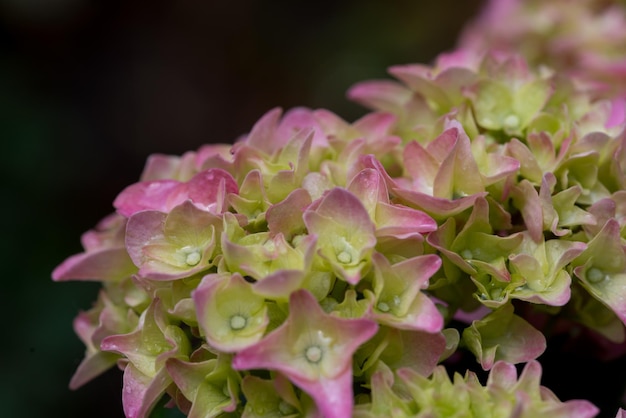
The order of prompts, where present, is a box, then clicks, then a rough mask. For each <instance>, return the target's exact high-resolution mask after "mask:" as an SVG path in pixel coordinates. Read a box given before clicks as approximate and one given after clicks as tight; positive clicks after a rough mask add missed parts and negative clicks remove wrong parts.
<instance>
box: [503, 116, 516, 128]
mask: <svg viewBox="0 0 626 418" xmlns="http://www.w3.org/2000/svg"><path fill="white" fill-rule="evenodd" d="M518 126H519V118H518V117H517V116H516V115H509V116H507V117H506V118H504V127H505V128H507V129H515V128H517V127H518Z"/></svg>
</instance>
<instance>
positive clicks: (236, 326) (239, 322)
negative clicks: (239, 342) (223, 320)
mask: <svg viewBox="0 0 626 418" xmlns="http://www.w3.org/2000/svg"><path fill="white" fill-rule="evenodd" d="M247 323H248V320H247V319H246V318H245V317H243V316H241V315H233V316H231V317H230V328H231V329H233V330H234V331H238V330H240V329H242V328H245V326H246V324H247Z"/></svg>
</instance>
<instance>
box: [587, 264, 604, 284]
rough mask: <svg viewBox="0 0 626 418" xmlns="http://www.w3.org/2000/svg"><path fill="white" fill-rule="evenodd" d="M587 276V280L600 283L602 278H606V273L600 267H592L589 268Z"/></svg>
mask: <svg viewBox="0 0 626 418" xmlns="http://www.w3.org/2000/svg"><path fill="white" fill-rule="evenodd" d="M586 277H587V280H589V281H590V282H591V283H600V282H601V281H602V280H604V279H605V278H606V275H605V274H604V272H603V271H602V270H600V269H599V268H596V267H592V268H590V269H589V270H587V274H586Z"/></svg>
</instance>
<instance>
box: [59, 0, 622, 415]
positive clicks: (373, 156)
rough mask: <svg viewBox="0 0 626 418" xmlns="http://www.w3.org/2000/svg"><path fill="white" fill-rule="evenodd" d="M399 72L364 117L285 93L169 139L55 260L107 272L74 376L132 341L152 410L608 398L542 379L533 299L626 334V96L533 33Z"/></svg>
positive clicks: (112, 358)
mask: <svg viewBox="0 0 626 418" xmlns="http://www.w3.org/2000/svg"><path fill="white" fill-rule="evenodd" d="M493 3H494V5H495V4H496V3H498V4H500V3H507V4H509V3H510V4H513V3H515V4H517V2H493ZM535 3H536V2H532V1H530V2H528V7H531V6H530V5H531V4H535ZM553 3H560V2H559V1H557V2H553ZM550 4H552V3H550ZM494 5H492V9H494V8H495V6H494ZM585 6H586V4H585ZM507 7H508V6H507ZM520 7H521V6H520ZM525 7H526V4H525ZM550 7H551V6H550ZM548 8H549V7H548ZM581 8H582V9H584V6H582V7H581ZM573 9H577V8H575V7H570V8H569V9H568V10H567V12H568V13H572V14H575V13H583V11H582V10H577V11H575V10H573ZM507 10H508V9H507ZM561 11H562V9H561ZM492 12H493V13H495V11H493V10H492ZM498 13H504V12H503V11H502V10H500V9H498ZM620 16H621V18H623V16H624V15H620ZM564 19H565V18H564ZM530 21H531V20H530V19H529V22H530ZM528 24H530V23H528ZM521 31H522V32H523V31H526V32H528V30H527V29H525V28H524V29H523V30H521ZM526 32H524V33H526ZM485 34H488V32H487V31H485ZM485 36H487V35H485ZM520 36H521V35H520ZM543 36H544V37H545V35H543ZM551 40H553V39H551ZM555 42H556V41H555ZM547 45H550V44H549V43H548V44H547ZM557 52H558V51H557ZM531 58H532V59H533V60H534V59H535V58H536V57H531ZM621 58H623V59H626V54H622V55H621ZM537 59H538V58H537ZM581 69H584V67H581ZM390 73H391V74H392V75H393V76H394V77H395V78H396V79H397V80H398V81H390V80H380V81H366V82H362V83H359V84H357V85H355V86H354V87H353V88H352V89H351V90H350V91H349V93H348V94H349V97H350V98H352V99H353V100H355V101H357V102H359V103H361V104H363V105H365V106H366V107H368V108H370V109H371V110H372V111H371V113H368V114H367V115H365V116H364V117H362V118H361V119H359V120H357V121H356V122H354V123H349V122H347V121H345V120H343V119H341V118H340V117H339V116H337V115H335V114H333V113H332V112H330V111H328V110H323V109H320V110H310V109H306V108H296V109H292V110H290V111H288V112H286V113H285V114H283V113H282V111H281V110H280V109H274V110H271V111H270V112H268V113H267V114H266V115H264V116H263V117H262V118H261V119H260V120H259V121H258V122H257V123H256V124H255V125H254V127H253V128H252V130H251V131H250V132H249V134H247V135H246V136H245V137H243V138H241V139H239V140H238V141H237V142H236V143H235V144H234V145H226V144H224V145H221V144H217V145H215V144H214V145H205V146H203V147H201V148H200V149H198V150H197V151H190V152H188V153H186V154H184V155H182V156H180V157H178V156H165V155H153V156H151V157H150V158H149V159H148V162H147V164H146V166H145V168H144V171H143V173H142V176H141V179H140V181H139V182H138V183H135V184H133V185H131V186H129V187H127V188H126V189H125V190H123V191H122V192H121V193H120V194H119V195H118V196H117V198H116V199H115V201H114V207H115V209H116V211H115V213H114V214H112V215H110V216H108V217H106V218H105V219H104V220H103V221H101V222H100V223H99V224H98V225H97V226H96V228H95V229H94V230H92V231H89V232H87V233H85V234H84V235H83V237H82V243H83V246H84V252H82V253H80V254H77V255H74V256H72V257H70V258H68V259H67V260H66V261H65V262H63V263H62V264H61V265H60V266H58V267H57V269H56V270H55V271H54V272H53V278H54V280H57V281H65V280H93V281H99V282H102V290H101V291H100V294H99V297H98V300H97V302H96V304H95V305H94V307H93V308H92V309H91V310H89V311H87V312H81V313H80V314H79V315H78V317H77V318H76V320H75V321H74V328H75V330H76V333H77V334H78V336H79V337H80V338H81V340H82V341H83V342H84V343H85V345H86V347H87V349H86V356H85V359H84V360H83V362H82V363H81V364H80V366H79V368H78V370H77V371H76V373H75V375H74V376H73V378H72V380H71V383H70V386H71V387H72V388H78V387H80V386H81V385H83V384H85V383H86V382H88V381H89V380H91V379H93V378H95V377H96V376H97V375H99V374H100V373H102V372H103V371H105V370H107V369H109V368H110V367H113V366H114V365H116V364H117V365H118V367H120V368H121V369H122V370H123V385H124V387H123V391H122V394H123V407H124V412H125V414H126V416H127V417H129V418H142V417H148V416H149V415H150V412H151V410H152V409H153V408H154V406H155V404H156V403H157V402H158V401H159V400H160V399H162V398H163V397H164V396H166V397H167V398H168V399H170V401H169V405H170V406H174V405H175V406H177V407H178V408H179V409H180V410H181V411H183V412H184V413H185V414H187V415H188V416H190V417H214V416H244V417H279V416H293V417H296V416H306V417H316V416H323V417H327V418H334V417H337V418H343V417H349V416H357V417H378V416H393V417H405V416H406V417H431V416H437V417H446V416H450V417H452V416H468V417H470V416H475V417H509V416H520V417H522V416H527V417H531V416H532V417H535V416H550V417H559V416H561V417H580V418H584V417H592V416H595V415H596V414H597V413H598V409H597V407H595V406H594V405H592V404H591V403H590V402H588V401H585V400H569V401H566V402H562V401H560V400H559V399H558V398H557V397H556V396H555V395H554V394H553V393H552V392H551V391H550V390H549V389H547V388H545V387H543V386H541V384H540V376H541V366H540V365H539V363H538V361H537V360H536V359H537V358H538V357H539V356H540V355H541V354H542V353H543V352H544V350H545V349H546V338H545V336H544V334H543V333H542V332H541V330H539V329H537V323H534V322H533V321H532V320H531V318H530V316H531V315H528V313H529V312H531V313H532V312H535V313H536V312H540V313H543V314H544V315H548V316H552V317H554V318H558V319H559V320H565V321H569V322H570V323H571V322H576V323H579V324H582V325H583V326H586V327H588V328H589V329H592V330H594V331H595V332H597V333H599V334H600V335H602V336H603V337H604V338H606V339H608V340H610V341H613V342H620V341H623V340H624V338H625V335H626V334H625V332H624V324H625V323H626V251H625V249H624V239H625V238H626V168H625V167H626V131H625V128H626V102H625V99H624V98H623V97H621V96H620V93H619V92H617V93H616V91H606V90H602V89H598V90H593V91H590V89H589V83H588V81H589V79H584V80H583V79H580V80H579V79H578V78H577V76H576V75H575V74H573V73H563V72H558V71H554V70H551V69H549V68H548V67H545V66H536V65H533V64H529V62H528V61H527V60H526V59H525V58H524V56H522V55H517V54H516V53H514V52H512V51H511V50H510V49H508V50H502V49H498V50H489V51H487V50H484V49H483V48H482V47H481V48H472V47H469V46H468V47H466V48H462V49H458V50H456V51H453V52H451V53H447V54H442V55H440V56H439V57H438V58H437V60H436V62H435V63H434V65H432V66H427V65H421V64H413V65H401V66H395V67H392V68H391V69H390ZM592 77H595V75H592ZM579 81H580V82H579ZM583 81H584V82H583ZM459 351H465V352H469V353H472V355H473V356H475V358H476V361H477V363H478V364H479V365H480V367H481V368H482V369H483V370H485V371H489V378H488V380H487V381H486V382H485V383H484V384H482V383H481V382H480V380H479V379H478V378H477V376H476V375H475V374H474V373H472V372H470V371H468V372H467V373H466V374H465V376H464V377H463V376H461V375H460V374H455V375H454V376H453V377H452V378H450V377H449V376H448V374H447V372H446V369H445V367H444V365H442V362H444V360H446V359H447V358H449V357H450V356H454V355H455V353H458V352H459ZM522 363H526V365H525V366H524V369H523V371H522V372H521V375H520V376H519V377H518V375H517V369H516V367H515V364H522ZM444 364H445V363H444ZM621 414H625V412H624V411H620V412H618V416H621Z"/></svg>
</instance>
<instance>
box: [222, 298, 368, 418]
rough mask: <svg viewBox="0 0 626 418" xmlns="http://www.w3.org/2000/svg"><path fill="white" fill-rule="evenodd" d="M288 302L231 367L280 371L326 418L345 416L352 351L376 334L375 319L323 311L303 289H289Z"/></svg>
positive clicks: (350, 401) (348, 407) (350, 403)
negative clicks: (277, 322)
mask: <svg viewBox="0 0 626 418" xmlns="http://www.w3.org/2000/svg"><path fill="white" fill-rule="evenodd" d="M289 306H290V312H289V317H288V318H287V320H286V321H285V322H284V323H283V325H281V326H280V327H279V328H277V329H276V330H274V331H273V332H271V333H270V334H268V335H267V336H266V337H265V338H263V339H262V340H261V341H259V342H258V343H256V344H254V345H252V346H250V347H247V348H245V349H244V350H242V351H240V352H239V353H238V354H237V355H236V356H235V358H234V359H233V362H232V365H233V368H235V369H236V370H243V369H270V370H277V371H280V372H281V373H283V374H284V375H285V376H287V377H288V378H289V380H291V381H292V382H293V383H294V384H296V385H297V386H299V387H300V388H301V389H302V390H304V391H305V392H307V393H308V394H309V395H310V396H311V397H312V398H313V399H314V400H315V403H316V404H317V406H318V408H319V409H320V411H321V412H322V414H323V415H324V416H325V417H326V418H344V417H349V416H350V415H351V412H352V407H353V402H354V400H353V392H352V355H353V353H354V352H355V351H356V349H357V348H358V347H359V345H361V344H362V343H364V342H365V341H367V340H368V339H370V338H371V337H372V336H373V335H374V334H375V333H376V330H377V329H378V327H377V325H376V323H375V322H373V321H371V320H368V319H342V318H337V317H335V316H333V315H329V314H326V313H324V311H323V310H322V309H321V307H320V306H319V304H318V303H317V301H316V300H315V298H314V297H313V296H312V295H311V294H310V293H309V292H307V291H305V290H298V291H296V292H294V293H292V294H291V297H290V298H289Z"/></svg>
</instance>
